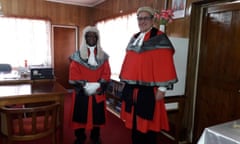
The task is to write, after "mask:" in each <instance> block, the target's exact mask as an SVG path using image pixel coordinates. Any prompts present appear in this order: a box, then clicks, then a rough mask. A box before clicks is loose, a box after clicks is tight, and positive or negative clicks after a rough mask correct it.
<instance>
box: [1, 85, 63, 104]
mask: <svg viewBox="0 0 240 144" xmlns="http://www.w3.org/2000/svg"><path fill="white" fill-rule="evenodd" d="M53 93H54V94H66V93H67V90H66V89H65V88H64V87H63V86H61V85H60V84H59V83H58V82H56V81H34V82H31V83H16V84H5V85H0V100H1V99H3V98H6V97H18V96H23V95H25V96H26V95H41V94H45V95H46V94H49V95H50V94H53Z"/></svg>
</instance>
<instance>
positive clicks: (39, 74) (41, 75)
mask: <svg viewBox="0 0 240 144" xmlns="http://www.w3.org/2000/svg"><path fill="white" fill-rule="evenodd" d="M30 73H31V80H39V79H54V72H53V68H52V67H49V66H30Z"/></svg>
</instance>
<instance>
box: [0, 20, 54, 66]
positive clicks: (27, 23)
mask: <svg viewBox="0 0 240 144" xmlns="http://www.w3.org/2000/svg"><path fill="white" fill-rule="evenodd" d="M50 28H51V24H50V22H49V21H46V20H33V19H25V18H9V17H0V32H1V33H0V45H1V46H0V51H1V53H0V63H9V64H11V65H12V67H23V66H24V62H25V60H27V63H28V65H51V47H50Z"/></svg>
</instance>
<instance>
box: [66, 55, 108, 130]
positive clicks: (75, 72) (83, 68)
mask: <svg viewBox="0 0 240 144" xmlns="http://www.w3.org/2000/svg"><path fill="white" fill-rule="evenodd" d="M106 57H107V56H106ZM70 61H71V63H70V72H69V80H70V81H84V82H100V81H105V82H107V81H109V80H110V74H111V71H110V66H109V62H108V57H107V58H105V59H104V60H103V61H102V62H98V64H99V65H98V66H96V67H95V66H90V65H89V64H88V63H87V61H86V60H82V59H81V58H80V57H79V51H77V52H75V53H74V54H73V55H72V56H71V57H70ZM77 96H79V97H81V98H82V97H85V98H84V102H82V103H81V102H80V103H81V104H82V105H85V104H86V103H87V104H86V106H87V108H86V109H87V111H86V115H85V117H86V122H78V121H75V120H74V119H73V113H74V111H75V112H76V111H77V109H81V108H82V107H83V106H82V105H80V104H79V105H77V102H76V100H77ZM72 97H73V99H72V109H71V117H70V119H72V121H71V122H70V126H71V127H72V128H73V129H78V128H86V129H92V128H93V126H102V125H103V124H104V123H105V119H104V120H101V122H95V121H98V120H94V117H93V116H94V115H96V114H99V113H98V112H96V114H95V113H93V104H94V103H96V104H99V103H104V106H103V107H104V112H105V108H106V104H105V100H106V97H105V94H104V93H102V94H95V95H92V96H84V94H83V93H82V92H80V94H76V91H74V92H73V96H72ZM79 111H81V110H79ZM83 113H85V112H83ZM101 114H103V113H101ZM76 115H79V116H81V115H82V114H80V113H79V114H76ZM96 117H97V116H96ZM99 117H103V118H105V113H104V114H103V115H101V116H99ZM99 117H98V118H99Z"/></svg>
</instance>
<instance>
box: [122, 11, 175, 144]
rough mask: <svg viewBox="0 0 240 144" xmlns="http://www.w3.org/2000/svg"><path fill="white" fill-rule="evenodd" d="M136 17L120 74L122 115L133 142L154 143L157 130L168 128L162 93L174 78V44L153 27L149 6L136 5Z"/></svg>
mask: <svg viewBox="0 0 240 144" xmlns="http://www.w3.org/2000/svg"><path fill="white" fill-rule="evenodd" d="M137 19H138V26H139V29H140V32H139V33H137V34H135V35H134V36H133V37H132V38H131V40H130V42H129V44H128V46H127V49H126V55H125V59H124V61H123V64H122V69H121V73H120V77H119V78H120V80H121V81H122V82H124V83H125V87H124V89H123V93H122V108H121V118H122V119H123V121H124V122H125V125H126V127H127V128H130V129H132V142H133V144H156V143H157V142H156V139H157V138H156V137H157V132H159V131H161V130H169V125H168V118H167V113H166V109H165V104H164V96H165V93H166V90H167V89H172V87H173V84H174V83H176V82H177V75H176V70H175V66H174V61H173V55H174V48H173V46H172V44H171V42H170V40H169V39H168V37H167V36H166V34H164V33H163V32H162V31H159V30H158V29H156V28H154V27H153V23H154V10H153V9H152V8H151V7H141V8H139V9H138V10H137Z"/></svg>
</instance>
